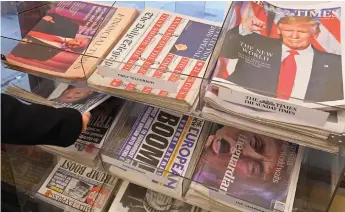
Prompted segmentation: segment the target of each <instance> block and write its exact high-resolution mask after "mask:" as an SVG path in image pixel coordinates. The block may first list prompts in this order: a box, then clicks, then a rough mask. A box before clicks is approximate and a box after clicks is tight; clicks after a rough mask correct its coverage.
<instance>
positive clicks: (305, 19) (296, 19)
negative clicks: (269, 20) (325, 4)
mask: <svg viewBox="0 0 345 212" xmlns="http://www.w3.org/2000/svg"><path fill="white" fill-rule="evenodd" d="M292 23H301V24H302V23H306V24H310V25H313V31H314V33H315V34H318V33H320V27H319V23H318V22H317V21H316V20H315V19H313V18H312V17H309V16H285V17H282V18H281V19H280V20H279V21H278V23H277V26H279V24H292Z"/></svg>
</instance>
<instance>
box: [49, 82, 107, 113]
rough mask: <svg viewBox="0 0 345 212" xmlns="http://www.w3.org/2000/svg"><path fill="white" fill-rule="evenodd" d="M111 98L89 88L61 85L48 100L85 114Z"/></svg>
mask: <svg viewBox="0 0 345 212" xmlns="http://www.w3.org/2000/svg"><path fill="white" fill-rule="evenodd" d="M109 97H110V96H109V95H106V94H102V93H97V92H94V91H92V90H90V89H87V88H78V87H75V86H73V85H68V84H65V83H60V84H59V85H58V86H57V87H56V89H55V90H54V91H53V92H52V94H50V96H49V97H48V99H49V100H50V101H54V102H57V103H59V104H60V106H61V107H68V108H73V109H76V110H79V112H81V113H84V112H87V111H90V110H92V109H93V108H95V107H97V106H98V105H99V104H101V103H102V102H104V101H105V100H107V99H108V98H109Z"/></svg>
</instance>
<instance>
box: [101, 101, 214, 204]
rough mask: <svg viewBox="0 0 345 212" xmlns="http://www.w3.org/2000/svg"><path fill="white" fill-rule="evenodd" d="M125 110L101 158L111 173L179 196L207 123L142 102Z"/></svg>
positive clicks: (170, 194) (196, 156) (110, 135)
mask: <svg viewBox="0 0 345 212" xmlns="http://www.w3.org/2000/svg"><path fill="white" fill-rule="evenodd" d="M128 109H129V111H131V112H130V113H126V112H125V113H123V114H124V117H121V118H120V120H122V121H123V124H120V123H119V124H118V127H116V128H114V130H113V132H111V133H109V135H108V137H107V141H106V144H105V145H104V146H103V148H102V152H101V157H102V161H104V162H106V163H108V164H111V165H112V166H111V167H110V168H109V172H110V173H112V174H114V175H117V176H119V177H121V178H123V179H126V180H128V181H130V182H133V183H135V184H138V185H141V186H144V187H149V188H150V189H152V190H155V191H158V192H162V193H164V194H167V195H169V196H172V197H174V198H176V199H180V198H181V196H182V193H183V182H184V178H186V179H187V180H188V179H191V177H192V169H190V167H193V166H195V164H196V162H197V159H198V155H199V154H200V152H201V148H202V143H203V142H202V141H204V140H205V139H204V135H207V134H208V131H207V129H208V128H209V123H207V122H206V123H204V121H203V120H201V119H199V118H194V117H190V116H187V115H182V114H176V113H173V112H168V111H165V110H161V109H159V108H155V107H152V106H145V105H142V104H134V105H133V108H128ZM108 140H109V142H108Z"/></svg>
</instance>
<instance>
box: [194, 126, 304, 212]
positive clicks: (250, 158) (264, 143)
mask: <svg viewBox="0 0 345 212" xmlns="http://www.w3.org/2000/svg"><path fill="white" fill-rule="evenodd" d="M301 149H302V147H299V145H297V144H294V143H290V142H287V141H282V140H278V139H275V138H271V137H268V136H264V135H260V134H256V133H252V132H248V131H243V130H239V129H236V128H233V127H228V126H223V125H219V124H217V125H214V127H213V129H212V131H211V132H210V135H209V137H208V139H207V142H206V144H205V146H204V149H203V152H202V154H201V157H200V159H199V162H198V165H197V168H196V170H195V172H194V176H193V180H194V181H195V182H197V183H199V184H200V185H203V186H204V187H207V188H208V189H209V190H215V191H216V192H217V193H219V194H224V195H227V196H230V197H232V198H231V201H227V204H231V205H236V206H239V207H247V206H249V205H256V206H258V207H260V208H262V210H261V211H270V210H271V209H273V208H274V207H275V202H277V201H278V202H283V203H286V204H287V205H289V204H290V202H288V196H289V192H292V191H291V190H292V189H291V188H293V187H294V184H296V183H297V182H293V180H291V179H292V178H293V176H294V175H295V174H296V172H297V171H298V170H299V165H300V163H301V161H300V156H301V155H302V150H301ZM198 190H199V191H200V192H203V191H204V190H203V189H201V190H200V189H198ZM210 196H211V195H210ZM241 201H242V202H241ZM239 202H241V203H239Z"/></svg>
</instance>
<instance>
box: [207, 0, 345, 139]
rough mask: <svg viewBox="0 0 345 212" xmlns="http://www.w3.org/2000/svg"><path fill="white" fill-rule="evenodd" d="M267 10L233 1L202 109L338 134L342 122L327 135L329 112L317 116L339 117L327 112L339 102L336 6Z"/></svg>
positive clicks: (341, 95) (267, 5) (269, 7)
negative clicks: (231, 12)
mask: <svg viewBox="0 0 345 212" xmlns="http://www.w3.org/2000/svg"><path fill="white" fill-rule="evenodd" d="M272 4H273V3H272ZM272 4H270V3H267V2H264V1H260V2H233V4H232V7H233V9H234V14H233V15H232V16H231V17H228V19H229V20H228V21H230V27H229V29H228V30H227V31H226V33H225V39H224V43H223V45H222V49H221V53H220V56H219V58H218V61H217V65H216V67H215V71H214V75H213V77H212V81H211V85H210V87H209V88H208V91H207V92H206V95H205V100H206V102H207V103H209V106H211V107H213V108H216V109H218V110H221V111H224V112H226V113H232V114H234V115H239V116H242V117H250V118H252V119H262V120H264V121H270V122H272V123H276V124H279V125H281V122H285V123H288V124H293V125H298V126H307V127H310V128H314V129H320V130H325V129H326V130H328V131H331V132H334V133H343V132H344V122H339V125H338V126H337V127H336V128H333V129H332V130H329V129H327V126H326V123H327V122H328V120H327V119H328V117H329V113H328V112H324V111H321V109H322V110H326V109H327V110H339V109H341V108H339V107H331V106H339V105H344V102H345V101H344V89H345V86H343V81H344V80H343V78H344V76H345V75H344V73H343V71H344V70H345V69H343V68H342V67H343V60H342V59H341V55H342V51H343V48H341V43H340V34H343V33H341V32H342V30H343V29H344V28H343V27H342V24H344V23H341V22H340V15H341V11H342V8H341V7H340V6H337V3H335V4H333V3H329V4H328V3H327V6H325V5H324V4H314V5H313V7H315V8H316V7H318V8H317V9H315V8H313V9H311V8H308V9H307V8H306V9H291V8H282V7H277V6H276V5H272ZM274 4H283V3H278V2H275V3H274ZM289 5H290V6H291V5H292V4H289ZM251 23H252V24H251ZM303 30H304V31H303ZM292 32H295V34H296V35H297V36H296V37H294V34H292ZM303 33H305V35H308V36H305V37H303V36H302V35H304V34H303ZM291 52H293V53H291ZM286 70H290V71H286ZM316 103H317V104H316ZM316 109H319V110H316ZM285 126H286V127H290V126H287V125H286V124H284V127H285ZM300 130H301V129H300ZM302 130H303V129H302Z"/></svg>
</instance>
